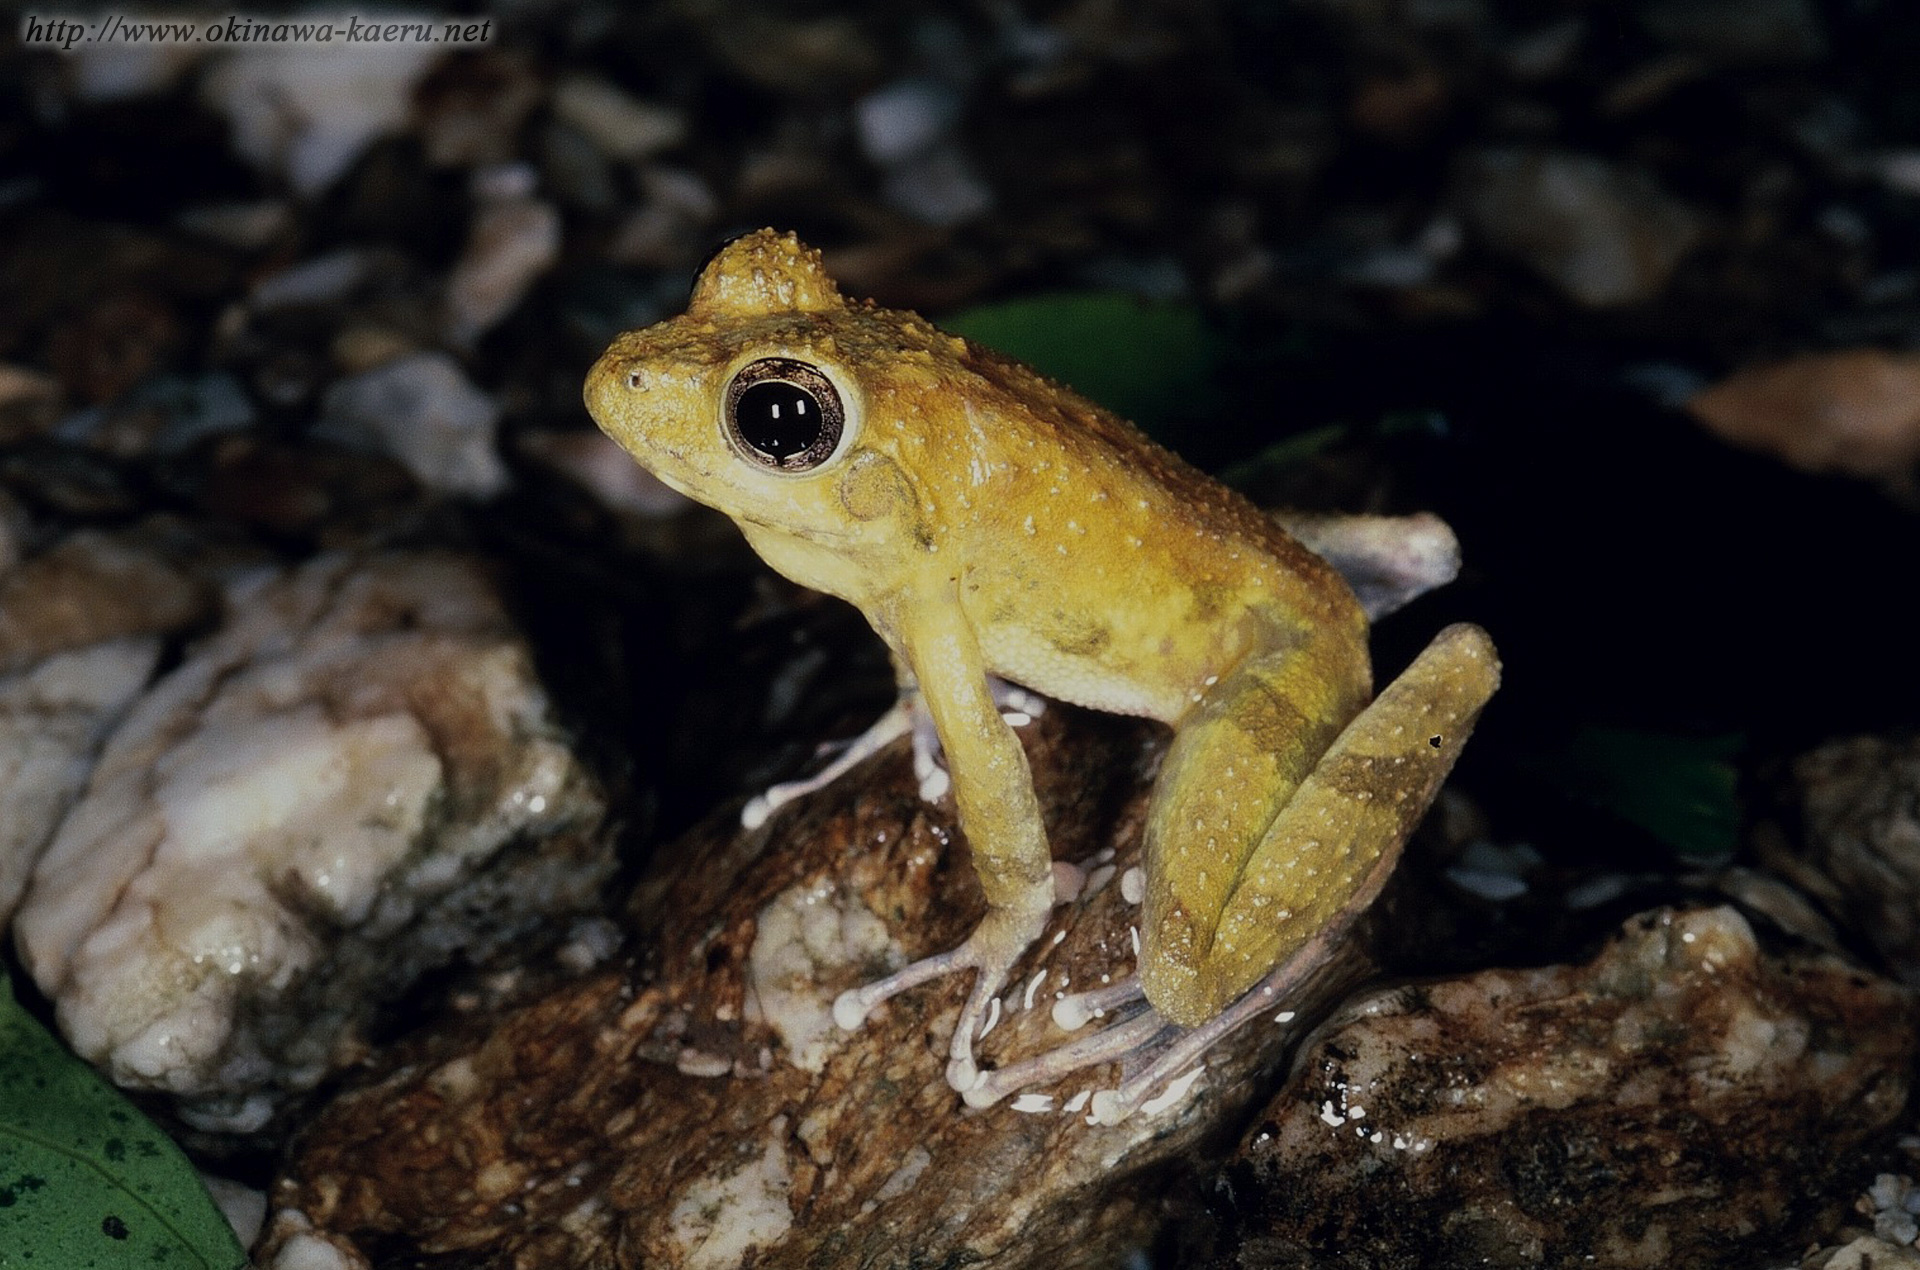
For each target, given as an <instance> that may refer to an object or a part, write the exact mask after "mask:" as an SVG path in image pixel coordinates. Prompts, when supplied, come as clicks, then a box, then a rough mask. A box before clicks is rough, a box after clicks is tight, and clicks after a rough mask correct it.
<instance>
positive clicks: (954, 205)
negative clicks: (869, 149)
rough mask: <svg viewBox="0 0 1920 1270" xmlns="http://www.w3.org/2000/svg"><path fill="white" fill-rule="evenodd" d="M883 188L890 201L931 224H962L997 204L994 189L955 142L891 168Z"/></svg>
mask: <svg viewBox="0 0 1920 1270" xmlns="http://www.w3.org/2000/svg"><path fill="white" fill-rule="evenodd" d="M880 189H881V193H882V194H883V195H884V196H885V197H886V200H887V202H889V203H891V204H892V205H893V206H894V207H896V208H898V209H899V210H901V211H903V212H905V213H906V214H907V215H909V216H911V217H913V218H914V219H915V220H917V221H920V222H922V223H923V224H927V225H938V226H941V227H946V226H949V225H958V224H960V223H961V222H963V221H969V220H972V219H973V218H974V217H976V216H979V215H980V214H982V213H983V212H986V211H987V210H988V209H990V208H991V207H992V206H993V190H992V189H991V188H989V187H988V185H987V183H986V182H985V181H983V180H982V179H981V178H980V176H979V174H978V173H976V172H975V171H974V169H973V164H972V163H970V162H969V161H968V159H967V157H966V155H964V154H962V153H961V152H960V150H959V148H958V147H957V146H953V145H943V146H938V147H936V148H934V149H933V150H930V151H928V152H927V153H925V154H922V155H917V156H915V157H914V158H911V159H907V160H904V161H902V162H900V163H899V164H896V165H895V166H893V167H891V168H889V169H888V170H887V175H886V179H885V180H883V181H882V182H881V183H880Z"/></svg>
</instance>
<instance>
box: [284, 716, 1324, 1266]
mask: <svg viewBox="0 0 1920 1270" xmlns="http://www.w3.org/2000/svg"><path fill="white" fill-rule="evenodd" d="M1069 716H1071V717H1069ZM1025 732H1026V739H1027V744H1028V749H1029V754H1030V757H1031V759H1032V762H1033V768H1034V772H1035V775H1036V780H1037V784H1038V788H1039V792H1040V796H1041V801H1042V806H1043V808H1044V810H1045V812H1046V815H1047V820H1048V825H1049V828H1050V831H1051V834H1052V839H1053V845H1054V850H1055V853H1056V855H1057V856H1060V857H1063V858H1069V859H1076V860H1087V859H1088V858H1089V857H1092V858H1093V859H1096V860H1098V859H1100V858H1101V857H1100V850H1101V848H1104V847H1109V846H1110V847H1111V849H1112V850H1113V851H1114V852H1115V855H1114V856H1112V857H1111V858H1109V859H1107V860H1105V862H1104V863H1105V865H1106V867H1105V868H1104V869H1102V866H1101V865H1099V864H1096V865H1094V866H1093V867H1094V872H1093V873H1092V874H1091V876H1090V881H1089V886H1088V888H1087V891H1088V892H1089V894H1084V895H1083V896H1082V898H1081V899H1079V900H1078V901H1076V902H1074V903H1072V904H1070V905H1066V906H1063V907H1062V908H1061V909H1058V910H1056V912H1055V919H1054V925H1053V928H1052V929H1053V930H1054V931H1056V932H1059V935H1060V938H1059V942H1055V937H1054V936H1053V935H1048V936H1046V937H1043V938H1042V940H1041V941H1040V943H1039V945H1038V946H1037V947H1036V948H1035V949H1034V950H1033V951H1032V952H1030V953H1029V955H1028V957H1027V958H1026V959H1025V960H1024V961H1023V963H1022V964H1021V966H1020V967H1019V968H1018V969H1017V970H1016V972H1015V977H1014V979H1013V985H1014V986H1012V987H1011V988H1009V990H1008V991H1007V992H1006V993H1005V994H1004V996H1003V1003H1004V1006H1005V1009H1004V1012H1003V1014H1002V1016H1001V1018H1000V1020H999V1023H998V1026H997V1027H996V1028H995V1029H994V1030H993V1032H992V1034H991V1035H989V1036H988V1037H987V1038H986V1039H985V1040H984V1042H983V1043H982V1050H983V1051H984V1055H985V1058H986V1059H987V1060H988V1061H990V1062H994V1063H1004V1062H1007V1061H1009V1060H1010V1059H1012V1058H1016V1057H1024V1056H1027V1055H1029V1054H1032V1053H1034V1052H1037V1051H1039V1050H1041V1049H1044V1048H1049V1047H1051V1046H1054V1045H1057V1044H1059V1043H1060V1042H1061V1041H1062V1040H1063V1039H1064V1037H1063V1034H1062V1033H1061V1032H1060V1031H1059V1029H1058V1028H1056V1027H1055V1026H1054V1025H1053V1023H1052V1022H1051V1019H1050V1018H1049V1017H1048V1007H1050V1005H1051V1004H1052V1001H1053V999H1054V996H1055V994H1056V993H1057V992H1058V991H1061V990H1063V989H1064V988H1065V986H1066V985H1067V984H1068V983H1072V984H1074V985H1075V986H1092V985H1094V984H1096V983H1097V982H1098V981H1099V977H1100V976H1102V975H1109V974H1110V975H1113V976H1116V977H1117V976H1118V975H1120V974H1122V973H1124V972H1126V971H1127V970H1129V969H1130V968H1131V960H1132V954H1131V951H1130V940H1129V937H1128V925H1129V920H1130V916H1131V914H1132V912H1133V910H1132V906H1131V905H1129V904H1128V903H1127V902H1126V900H1125V898H1124V896H1123V891H1125V890H1129V889H1131V888H1127V887H1123V886H1122V885H1121V883H1120V880H1119V873H1116V872H1115V871H1114V870H1115V869H1118V870H1120V872H1124V870H1125V869H1126V868H1127V867H1129V866H1130V864H1131V863H1132V861H1133V859H1134V857H1135V855H1136V853H1137V849H1138V835H1139V830H1140V826H1141V820H1142V813H1143V811H1144V806H1145V798H1146V790H1147V780H1148V778H1149V777H1150V774H1151V770H1152V768H1153V767H1154V766H1155V765H1156V764H1157V761H1158V757H1159V753H1160V745H1159V743H1158V741H1157V740H1155V739H1154V734H1153V733H1151V732H1150V731H1149V730H1148V729H1147V727H1146V726H1145V725H1141V724H1137V723H1130V722H1123V721H1119V720H1103V721H1098V722H1095V721H1090V720H1089V719H1088V718H1087V717H1086V716H1082V715H1078V714H1076V713H1075V712H1071V711H1068V710H1066V709H1064V708H1060V709H1054V710H1050V711H1049V712H1048V714H1047V715H1046V716H1045V717H1043V718H1042V719H1040V720H1039V721H1037V722H1036V723H1035V724H1032V725H1030V726H1029V727H1028V728H1027V729H1025ZM631 911H632V915H633V917H632V925H633V927H634V929H637V930H642V931H646V932H648V935H649V946H650V948H651V951H650V952H649V953H648V954H647V955H646V956H645V958H644V961H643V963H642V966H643V967H644V968H642V967H636V966H634V965H628V966H626V967H624V968H617V969H609V970H605V971H603V972H601V973H598V974H596V975H593V976H591V977H588V978H585V979H582V980H579V981H576V982H574V983H572V984H569V985H566V986H564V987H563V988H561V989H560V990H558V991H556V992H554V993H552V994H551V995H549V996H547V997H546V998H544V999H542V1000H538V1001H534V1002H532V1003H531V1004H528V1005H525V1006H524V1007H523V1008H520V1009H518V1010H515V1011H512V1012H509V1013H507V1014H506V1015H505V1017H503V1018H498V1019H485V1020H482V1019H476V1020H474V1021H472V1023H471V1024H470V1025H468V1026H466V1027H464V1028H461V1029H458V1030H453V1031H448V1032H443V1033H441V1034H440V1035H437V1036H434V1037H430V1038H427V1039H424V1040H420V1041H416V1042H414V1043H413V1044H411V1045H410V1046H408V1047H407V1048H406V1050H405V1052H404V1053H403V1054H402V1055H400V1056H399V1058H398V1059H397V1060H396V1063H395V1065H394V1066H392V1067H390V1068H388V1070H387V1074H386V1075H385V1076H384V1077H383V1078H382V1079H380V1080H379V1081H378V1082H377V1083H374V1084H371V1085H368V1086H366V1087H363V1088H361V1089H359V1090H356V1091H354V1092H351V1093H349V1094H347V1095H346V1096H344V1097H342V1098H341V1099H340V1100H338V1101H337V1102H336V1103H334V1104H333V1105H332V1107H330V1108H329V1109H328V1110H327V1111H326V1112H325V1113H323V1115H322V1116H321V1117H320V1118H319V1120H318V1122H317V1123H315V1124H314V1125H313V1126H312V1127H311V1129H310V1130H309V1131H308V1132H307V1133H306V1135H305V1136H304V1139H303V1140H302V1141H301V1142H300V1144H299V1145H298V1147H297V1149H296V1150H295V1152H294V1153H293V1154H292V1156H291V1159H290V1163H289V1165H288V1167H287V1170H286V1172H285V1174H284V1176H283V1177H282V1178H281V1179H280V1180H279V1182H278V1183H277V1185H276V1187H275V1191H274V1207H275V1208H276V1210H278V1216H277V1217H276V1221H275V1224H274V1228H273V1229H272V1230H271V1231H270V1232H269V1235H268V1238H267V1241H266V1243H265V1245H264V1246H263V1249H262V1253H263V1256H264V1257H265V1263H266V1264H274V1263H275V1262H274V1258H276V1257H282V1256H284V1257H286V1258H288V1259H289V1260H288V1261H287V1262H286V1264H292V1260H291V1259H292V1258H294V1257H295V1256H296V1255H298V1254H301V1253H303V1252H307V1251H313V1247H312V1241H316V1240H318V1241H323V1242H325V1243H326V1244H329V1245H331V1246H332V1248H333V1250H334V1251H336V1252H341V1253H343V1254H345V1255H349V1256H352V1255H354V1254H352V1253H349V1252H347V1250H348V1249H358V1250H359V1251H360V1252H361V1253H365V1252H367V1251H368V1250H377V1251H378V1252H379V1254H380V1259H381V1260H382V1261H383V1262H388V1261H390V1262H391V1263H392V1264H400V1263H402V1262H406V1261H407V1260H408V1259H409V1258H411V1257H413V1256H434V1255H440V1254H455V1253H457V1254H458V1255H459V1259H460V1261H461V1264H463V1265H472V1266H509V1265H516V1266H517V1265H526V1266H534V1265H537V1266H541V1267H569V1266H614V1265H642V1264H644V1265H647V1266H683V1267H707V1266H732V1265H736V1264H741V1261H742V1258H745V1257H748V1256H749V1255H750V1256H751V1259H752V1260H751V1264H753V1265H755V1266H758V1267H768V1266H802V1265H806V1266H821V1265H875V1266H905V1265H911V1264H930V1265H931V1264H968V1265H982V1266H1048V1267H1062V1266H1083V1265H1084V1266H1096V1265H1097V1266H1111V1265H1113V1264H1115V1263H1116V1262H1117V1260H1118V1258H1119V1257H1120V1256H1121V1255H1122V1254H1123V1253H1124V1251H1125V1250H1126V1249H1128V1248H1129V1247H1138V1246H1139V1245H1140V1244H1141V1243H1143V1242H1144V1241H1145V1240H1146V1239H1147V1238H1148V1237H1149V1236H1150V1234H1151V1232H1153V1231H1154V1230H1155V1229H1156V1228H1157V1227H1158V1226H1159V1225H1160V1224H1161V1223H1162V1222H1163V1221H1164V1220H1165V1217H1166V1212H1167V1209H1168V1207H1169V1204H1170V1202H1171V1201H1170V1199H1169V1196H1170V1194H1171V1193H1173V1190H1174V1188H1173V1186H1172V1183H1173V1181H1174V1180H1175V1179H1176V1178H1177V1177H1178V1176H1179V1175H1180V1173H1181V1172H1182V1171H1183V1169H1184V1168H1186V1167H1190V1166H1186V1165H1184V1164H1183V1161H1184V1160H1185V1159H1186V1158H1187V1157H1189V1156H1190V1155H1192V1154H1193V1153H1194V1152H1195V1151H1196V1149H1197V1148H1199V1147H1200V1145H1201V1144H1202V1143H1203V1142H1205V1141H1206V1140H1207V1139H1208V1138H1209V1137H1210V1136H1214V1135H1217V1134H1218V1132H1219V1131H1220V1129H1221V1128H1222V1127H1223V1126H1225V1125H1231V1124H1233V1123H1235V1122H1236V1120H1237V1118H1238V1117H1239V1116H1241V1115H1243V1114H1244V1112H1245V1110H1246V1108H1247V1106H1248V1105H1249V1104H1250V1103H1251V1102H1252V1101H1253V1100H1255V1099H1256V1098H1257V1088H1258V1086H1257V1085H1256V1084H1254V1083H1251V1082H1250V1080H1249V1076H1250V1074H1252V1073H1254V1072H1256V1071H1258V1070H1259V1069H1260V1068H1261V1065H1262V1064H1263V1063H1271V1062H1272V1061H1274V1059H1275V1058H1277V1056H1278V1052H1279V1051H1280V1049H1282V1048H1283V1047H1284V1046H1285V1045H1286V1043H1287V1037H1288V1032H1289V1030H1288V1029H1286V1028H1281V1027H1272V1028H1266V1029H1256V1030H1254V1031H1252V1032H1249V1033H1243V1034H1242V1035H1241V1036H1240V1037H1238V1038H1234V1040H1233V1041H1230V1042H1229V1043H1228V1044H1226V1045H1224V1046H1222V1047H1221V1048H1219V1049H1217V1050H1216V1051H1215V1052H1214V1054H1213V1055H1212V1056H1210V1059H1209V1063H1208V1066H1207V1068H1206V1070H1205V1073H1204V1076H1203V1077H1202V1079H1201V1080H1200V1082H1199V1083H1198V1084H1197V1085H1195V1086H1193V1087H1192V1092H1191V1093H1190V1095H1189V1096H1187V1097H1186V1098H1184V1099H1181V1100H1179V1101H1177V1102H1175V1103H1174V1105H1172V1106H1171V1107H1168V1108H1166V1109H1164V1110H1161V1111H1159V1112H1156V1113H1153V1114H1148V1113H1146V1112H1144V1111H1143V1112H1142V1113H1140V1114H1137V1115H1136V1116H1134V1117H1133V1118H1132V1119H1129V1120H1127V1121H1126V1122H1124V1123H1122V1124H1120V1125H1117V1126H1102V1127H1094V1126H1089V1125H1088V1124H1087V1123H1086V1122H1085V1121H1086V1116H1085V1114H1084V1112H1083V1111H1082V1110H1081V1109H1080V1108H1081V1106H1083V1103H1082V1104H1076V1103H1074V1102H1073V1101H1072V1099H1073V1098H1074V1096H1075V1095H1076V1094H1077V1093H1078V1092H1079V1091H1081V1090H1083V1089H1092V1088H1106V1087H1110V1086H1111V1085H1112V1084H1113V1080H1114V1073H1113V1072H1112V1071H1111V1070H1108V1071H1105V1072H1102V1071H1100V1070H1098V1069H1096V1070H1094V1071H1092V1072H1088V1073H1085V1074H1083V1075H1081V1076H1080V1077H1077V1078H1070V1079H1068V1080H1065V1081H1062V1082H1061V1083H1060V1084H1059V1085H1058V1086H1056V1087H1054V1088H1051V1089H1046V1090H1042V1091H1040V1092H1042V1093H1046V1094H1050V1095H1052V1098H1051V1099H1049V1100H1047V1101H1046V1102H1045V1104H1044V1107H1042V1108H1041V1109H1038V1110H1036V1111H1033V1112H1023V1111H1022V1110H1019V1109H1016V1106H1015V1104H1014V1103H1012V1102H1003V1103H1001V1104H1000V1105H998V1106H995V1107H992V1108H989V1109H986V1110H984V1111H970V1110H968V1109H966V1108H965V1107H964V1106H963V1105H962V1104H961V1101H960V1099H959V1098H958V1096H957V1095H955V1094H954V1093H953V1091H952V1090H951V1089H949V1088H948V1087H947V1085H946V1082H945V1080H944V1076H943V1069H944V1066H945V1045H946V1042H947V1038H948V1032H949V1030H950V1029H951V1027H952V1025H953V1021H954V1019H955V1017H956V1016H957V1013H958V1010H959V1006H960V1002H961V997H962V990H963V989H964V987H965V986H966V985H965V983H964V982H963V981H962V980H960V979H955V978H948V979H944V980H941V981H938V982H936V983H934V984H930V985H927V986H925V987H922V988H919V989H917V990H915V991H912V992H909V993H907V994H906V995H904V996H902V997H900V998H897V999H895V1000H894V1001H893V1002H890V1003H889V1004H888V1005H887V1006H886V1007H884V1008H883V1009H882V1010H880V1011H879V1012H877V1013H876V1014H875V1016H874V1017H872V1018H870V1019H869V1020H868V1021H867V1023H866V1024H865V1025H864V1026H863V1027H862V1028H861V1029H860V1030H859V1031H857V1032H854V1033H851V1034H849V1033H843V1032H840V1031H838V1030H837V1029H836V1028H835V1027H834V1025H833V1023H832V1020H831V1013H830V1006H831V1002H832V1001H833V998H834V996H835V995H836V994H837V993H839V992H840V991H841V990H842V989H844V988H847V987H850V986H852V985H854V984H856V983H858V982H861V981H863V980H865V979H867V978H869V977H871V976H872V974H873V973H874V972H875V971H876V970H878V969H880V968H881V967H882V965H883V964H894V963H895V962H896V961H897V958H898V957H899V956H901V955H907V956H917V955H922V954H925V953H929V952H933V951H936V950H939V949H942V948H945V947H948V946H951V945H952V944H954V943H956V942H958V941H959V940H960V939H961V938H962V937H963V936H964V935H965V934H966V933H967V932H968V930H969V929H970V928H971V926H972V925H973V923H974V922H975V921H976V920H978V917H979V915H980V913H981V911H982V902H981V900H980V897H979V892H978V888H977V886H976V885H975V883H974V880H973V874H972V870H971V868H970V867H969V865H968V864H967V863H966V858H965V852H964V850H963V849H962V848H961V846H960V845H959V842H958V839H957V835H956V832H955V827H954V821H953V815H952V812H951V810H950V807H948V806H947V805H946V804H944V803H942V804H938V805H925V804H922V803H921V802H920V800H919V798H918V797H917V794H916V790H915V780H914V777H913V774H912V771H911V765H910V763H909V762H908V759H907V756H906V754H905V752H904V746H900V747H896V748H895V749H893V750H890V751H888V752H887V753H886V754H884V755H882V756H881V757H879V758H877V759H876V760H874V761H873V762H871V763H869V764H867V765H866V766H864V767H862V768H860V769H858V770H857V771H856V772H854V773H852V774H850V775H849V776H848V777H847V778H846V779H844V780H842V781H841V782H839V783H837V784H836V785H834V786H832V787H830V788H829V789H827V790H824V791H822V792H820V793H818V794H815V795H813V796H812V797H810V798H809V799H807V800H805V801H804V802H803V803H801V804H800V805H798V806H797V807H796V808H795V809H793V810H791V811H788V812H784V813H782V814H780V815H777V816H775V817H774V818H773V819H772V820H771V821H770V822H768V824H766V825H765V826H764V827H763V828H761V829H759V830H756V831H752V832H741V831H740V830H738V829H737V828H736V827H735V818H734V817H733V816H732V815H731V814H728V815H726V816H725V817H724V818H723V819H716V820H715V821H713V822H710V823H709V824H708V825H707V826H706V827H705V828H704V829H702V830H700V831H697V832H696V833H694V834H692V835H690V836H689V837H688V838H687V839H685V840H683V841H682V842H680V843H679V844H678V845H677V846H675V847H673V848H671V849H670V851H669V853H668V858H667V859H665V860H663V861H661V862H660V863H659V865H658V866H657V867H656V869H655V871H654V872H653V874H652V875H651V877H650V878H649V879H648V880H647V881H645V882H643V884H642V885H641V887H640V889H639V891H638V892H637V894H636V897H635V899H634V901H633V903H632V906H631ZM1353 966H1354V963H1353V961H1352V960H1351V959H1349V960H1347V961H1346V962H1345V967H1346V968H1345V970H1344V971H1341V972H1337V973H1335V974H1331V975H1329V976H1323V977H1322V980H1321V985H1320V988H1319V989H1318V990H1317V991H1316V992H1314V993H1311V994H1309V995H1310V996H1311V997H1312V998H1313V999H1312V1000H1311V1001H1302V1002H1299V1003H1297V1004H1296V1005H1295V1008H1296V1009H1297V1010H1299V1011H1300V1012H1301V1013H1302V1014H1308V1013H1310V1012H1311V1011H1312V1010H1313V1009H1314V1008H1315V1005H1314V1002H1316V1001H1324V1000H1325V999H1326V990H1327V988H1328V987H1330V986H1333V984H1332V982H1331V981H1332V980H1333V979H1337V978H1338V977H1339V976H1340V975H1341V974H1344V975H1346V976H1348V977H1349V978H1350V976H1351V974H1352V972H1353ZM1036 1101H1037V1100H1036ZM1030 1105H1031V1104H1030ZM1067 1106H1073V1107H1075V1110H1074V1111H1073V1112H1067V1111H1065V1110H1064V1108H1065V1107H1067ZM749 1249H751V1250H752V1251H751V1253H749Z"/></svg>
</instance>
